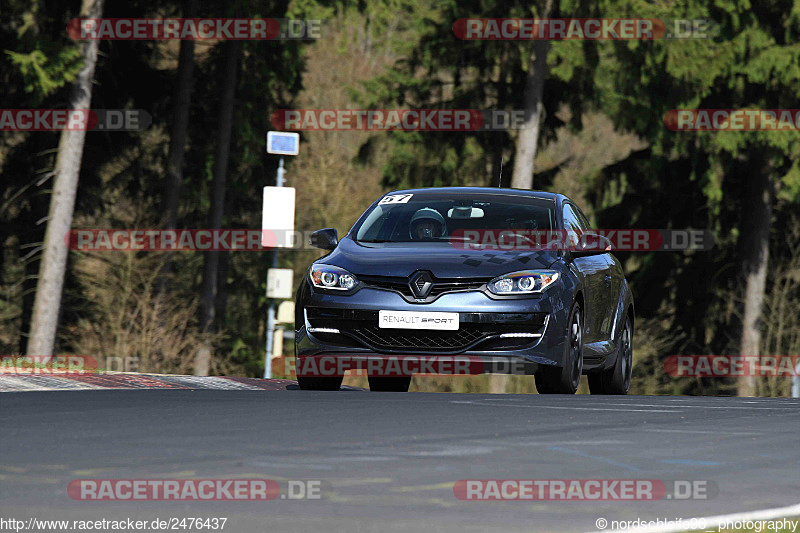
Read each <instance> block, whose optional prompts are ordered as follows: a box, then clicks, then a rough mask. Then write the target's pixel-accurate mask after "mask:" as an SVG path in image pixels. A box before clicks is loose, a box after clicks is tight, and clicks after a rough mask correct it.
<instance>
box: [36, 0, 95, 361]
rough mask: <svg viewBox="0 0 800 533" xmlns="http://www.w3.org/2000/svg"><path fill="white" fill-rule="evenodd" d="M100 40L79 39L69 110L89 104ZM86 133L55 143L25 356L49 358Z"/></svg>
mask: <svg viewBox="0 0 800 533" xmlns="http://www.w3.org/2000/svg"><path fill="white" fill-rule="evenodd" d="M102 15H103V0H83V5H82V7H81V17H89V18H99V17H101V16H102ZM99 43H100V41H98V40H90V41H85V42H84V43H83V44H82V45H81V48H82V57H83V66H82V67H81V70H80V72H79V73H78V76H77V78H76V79H75V83H74V84H73V85H72V94H71V96H70V101H69V107H70V109H90V108H91V103H92V80H93V79H94V69H95V65H96V64H97V49H98V45H99ZM85 140H86V130H84V129H79V130H64V131H62V132H61V140H60V141H59V144H58V156H57V157H56V169H55V177H54V178H53V192H52V193H51V196H50V211H49V213H48V219H47V231H46V232H45V236H44V253H43V256H42V261H41V266H40V267H39V281H38V283H37V284H36V299H35V300H34V304H33V319H32V321H31V322H32V323H31V337H30V340H29V341H28V354H30V355H53V349H54V347H55V341H56V331H57V329H58V314H59V308H60V307H61V292H62V290H63V288H64V276H65V274H66V269H67V255H68V250H67V243H66V241H65V237H66V235H67V232H68V231H69V230H70V228H71V227H72V213H73V210H74V208H75V196H76V195H77V192H78V177H79V175H80V170H81V159H83V145H84V142H85Z"/></svg>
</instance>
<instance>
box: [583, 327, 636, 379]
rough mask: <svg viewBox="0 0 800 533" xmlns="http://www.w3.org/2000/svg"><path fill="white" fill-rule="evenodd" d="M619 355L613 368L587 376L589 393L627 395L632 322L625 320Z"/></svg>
mask: <svg viewBox="0 0 800 533" xmlns="http://www.w3.org/2000/svg"><path fill="white" fill-rule="evenodd" d="M619 342H620V346H619V353H618V354H617V360H616V361H615V362H614V366H612V367H611V368H609V369H608V370H603V371H601V372H598V373H596V374H589V391H591V393H592V394H628V389H630V387H631V371H632V368H633V322H632V321H631V317H630V316H628V317H626V318H625V327H624V328H623V330H622V335H621V336H620V340H619Z"/></svg>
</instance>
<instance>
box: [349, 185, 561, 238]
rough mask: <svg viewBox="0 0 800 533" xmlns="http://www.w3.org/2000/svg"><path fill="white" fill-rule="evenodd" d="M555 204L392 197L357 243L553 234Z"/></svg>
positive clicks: (504, 197) (377, 208)
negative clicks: (530, 232)
mask: <svg viewBox="0 0 800 533" xmlns="http://www.w3.org/2000/svg"><path fill="white" fill-rule="evenodd" d="M553 208H554V202H553V201H552V200H547V199H542V198H536V197H532V196H522V195H520V196H514V195H509V194H496V195H485V194H484V195H481V194H474V195H458V196H455V197H453V196H451V197H450V198H447V197H446V196H445V195H443V194H431V193H427V194H418V193H392V194H389V195H386V196H384V197H383V198H382V199H381V200H380V202H378V203H377V204H376V205H374V206H373V207H372V208H371V209H370V210H369V211H368V212H367V214H366V217H365V218H364V219H363V222H362V223H361V225H360V226H358V227H357V228H356V231H355V240H356V241H358V242H367V243H369V242H424V241H428V242H438V241H452V240H453V239H461V238H466V237H465V236H464V235H465V232H469V231H475V230H477V231H485V230H515V229H518V230H551V229H554V228H555V215H554V209H553Z"/></svg>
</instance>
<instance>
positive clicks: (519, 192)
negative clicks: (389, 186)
mask: <svg viewBox="0 0 800 533" xmlns="http://www.w3.org/2000/svg"><path fill="white" fill-rule="evenodd" d="M426 192H436V193H443V192H444V193H452V194H453V196H458V195H460V194H485V195H491V196H527V197H531V198H540V199H542V200H553V201H555V200H556V199H557V197H558V196H563V195H559V194H556V193H552V192H545V191H532V190H529V189H510V188H500V187H424V188H421V189H402V190H396V191H391V192H388V193H386V194H412V193H413V194H425V193H426Z"/></svg>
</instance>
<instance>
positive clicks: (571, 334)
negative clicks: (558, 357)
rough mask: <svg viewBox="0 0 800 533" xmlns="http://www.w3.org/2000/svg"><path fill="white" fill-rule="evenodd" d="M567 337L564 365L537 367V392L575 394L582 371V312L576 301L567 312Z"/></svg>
mask: <svg viewBox="0 0 800 533" xmlns="http://www.w3.org/2000/svg"><path fill="white" fill-rule="evenodd" d="M568 324H569V326H568V327H567V338H566V341H565V343H564V345H565V347H564V351H565V353H564V366H562V367H541V366H540V367H539V370H537V371H536V375H535V379H536V390H537V391H538V392H539V394H575V392H576V391H577V390H578V385H580V382H581V374H582V373H583V313H582V312H581V307H580V305H578V302H575V303H574V304H573V305H572V310H571V311H570V313H569V322H568Z"/></svg>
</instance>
